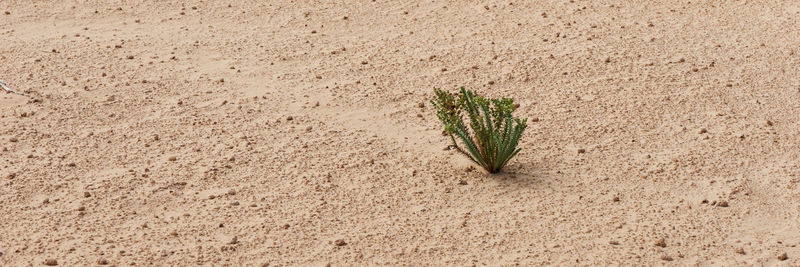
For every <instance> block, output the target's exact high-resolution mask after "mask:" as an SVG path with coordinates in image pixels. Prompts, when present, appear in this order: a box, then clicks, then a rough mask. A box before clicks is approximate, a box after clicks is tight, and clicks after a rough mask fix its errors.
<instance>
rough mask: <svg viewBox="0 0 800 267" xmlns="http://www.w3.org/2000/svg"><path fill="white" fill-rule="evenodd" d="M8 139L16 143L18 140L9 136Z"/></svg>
mask: <svg viewBox="0 0 800 267" xmlns="http://www.w3.org/2000/svg"><path fill="white" fill-rule="evenodd" d="M8 141H9V142H11V143H16V142H17V141H19V140H18V139H17V138H16V137H11V138H9V139H8Z"/></svg>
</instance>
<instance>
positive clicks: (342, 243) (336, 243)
mask: <svg viewBox="0 0 800 267" xmlns="http://www.w3.org/2000/svg"><path fill="white" fill-rule="evenodd" d="M333 244H335V245H336V246H338V247H341V246H344V245H347V242H344V240H342V239H337V240H336V241H335V242H334V243H333Z"/></svg>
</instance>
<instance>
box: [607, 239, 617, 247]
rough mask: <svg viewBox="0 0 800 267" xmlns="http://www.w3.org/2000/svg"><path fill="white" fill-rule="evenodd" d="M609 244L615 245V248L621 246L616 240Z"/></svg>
mask: <svg viewBox="0 0 800 267" xmlns="http://www.w3.org/2000/svg"><path fill="white" fill-rule="evenodd" d="M608 243H609V244H611V245H615V246H616V245H619V242H617V241H616V240H611V241H608Z"/></svg>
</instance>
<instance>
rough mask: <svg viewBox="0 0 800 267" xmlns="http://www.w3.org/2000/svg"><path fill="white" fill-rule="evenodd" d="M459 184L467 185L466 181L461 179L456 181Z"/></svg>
mask: <svg viewBox="0 0 800 267" xmlns="http://www.w3.org/2000/svg"><path fill="white" fill-rule="evenodd" d="M458 184H459V185H467V181H464V180H461V181H459V182H458Z"/></svg>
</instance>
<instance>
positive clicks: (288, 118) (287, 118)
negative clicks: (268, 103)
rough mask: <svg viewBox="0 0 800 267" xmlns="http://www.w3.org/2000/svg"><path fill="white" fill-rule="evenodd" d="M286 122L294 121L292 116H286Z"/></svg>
mask: <svg viewBox="0 0 800 267" xmlns="http://www.w3.org/2000/svg"><path fill="white" fill-rule="evenodd" d="M286 120H287V121H290V120H294V117H292V116H288V117H286Z"/></svg>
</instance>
